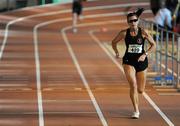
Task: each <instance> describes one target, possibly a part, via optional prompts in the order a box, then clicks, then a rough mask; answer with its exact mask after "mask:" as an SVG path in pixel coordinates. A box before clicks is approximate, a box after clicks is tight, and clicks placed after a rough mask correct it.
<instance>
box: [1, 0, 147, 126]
mask: <svg viewBox="0 0 180 126" xmlns="http://www.w3.org/2000/svg"><path fill="white" fill-rule="evenodd" d="M125 5H126V6H137V5H142V6H143V5H148V3H147V2H146V3H134V4H133V3H132V4H117V5H106V6H98V7H89V8H85V9H84V10H95V9H104V8H116V7H124V6H125ZM69 12H71V10H63V11H62V10H61V11H55V12H50V13H44V14H35V15H30V16H25V17H21V18H18V19H15V20H12V21H10V22H8V24H7V25H6V28H5V35H4V39H3V43H2V46H1V49H0V60H1V59H2V56H3V52H4V48H5V45H6V43H7V38H8V32H9V27H10V26H11V25H13V24H15V23H17V22H20V21H23V20H27V19H30V18H35V17H42V16H50V15H56V14H63V13H69ZM91 18H92V17H91ZM70 19H71V18H70ZM70 19H68V20H70ZM37 26H38V25H36V26H35V28H34V30H33V31H34V34H35V35H34V49H35V50H34V51H35V63H36V82H37V97H38V111H39V126H44V117H43V116H44V114H43V105H42V92H41V74H40V58H39V50H38V38H37V30H38V27H37Z"/></svg>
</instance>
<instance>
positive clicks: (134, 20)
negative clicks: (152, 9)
mask: <svg viewBox="0 0 180 126" xmlns="http://www.w3.org/2000/svg"><path fill="white" fill-rule="evenodd" d="M136 21H138V19H133V20H129V23H133V22H136Z"/></svg>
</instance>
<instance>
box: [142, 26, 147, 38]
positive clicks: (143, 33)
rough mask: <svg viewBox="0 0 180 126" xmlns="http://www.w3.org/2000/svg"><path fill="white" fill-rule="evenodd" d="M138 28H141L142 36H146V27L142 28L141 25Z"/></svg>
mask: <svg viewBox="0 0 180 126" xmlns="http://www.w3.org/2000/svg"><path fill="white" fill-rule="evenodd" d="M140 29H141V32H142V35H143V36H144V37H148V31H147V30H146V29H144V28H142V27H140Z"/></svg>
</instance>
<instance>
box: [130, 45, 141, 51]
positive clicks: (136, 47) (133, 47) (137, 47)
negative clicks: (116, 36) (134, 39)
mask: <svg viewBox="0 0 180 126" xmlns="http://www.w3.org/2000/svg"><path fill="white" fill-rule="evenodd" d="M128 53H142V45H138V44H131V45H129V48H128Z"/></svg>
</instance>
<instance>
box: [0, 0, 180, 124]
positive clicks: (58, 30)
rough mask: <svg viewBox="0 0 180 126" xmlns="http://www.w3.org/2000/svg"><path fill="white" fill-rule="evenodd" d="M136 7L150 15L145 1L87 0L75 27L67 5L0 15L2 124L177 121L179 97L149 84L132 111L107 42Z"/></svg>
mask: <svg viewBox="0 0 180 126" xmlns="http://www.w3.org/2000/svg"><path fill="white" fill-rule="evenodd" d="M140 6H141V7H144V8H146V11H145V13H144V14H143V16H142V17H143V18H152V14H151V11H150V10H149V3H148V2H147V1H146V0H134V1H133V2H132V1H130V0H121V1H120V0H111V1H106V2H104V1H102V2H100V1H99V2H87V3H85V4H84V7H85V8H84V19H83V20H81V21H80V22H79V25H78V32H77V33H76V34H74V33H72V26H71V25H72V18H71V16H72V15H71V5H70V4H67V5H50V6H42V7H32V8H26V9H22V10H17V11H13V12H8V13H4V14H1V16H0V19H1V36H0V42H1V50H0V51H1V52H0V60H1V61H0V126H131V125H133V126H168V125H169V126H174V125H176V126H178V125H180V107H179V106H180V100H179V98H180V96H179V95H176V96H169V95H164V96H160V95H158V93H157V91H156V90H155V89H154V87H152V86H151V85H150V84H147V87H146V93H145V94H144V95H143V96H140V111H141V116H140V119H138V120H133V119H131V118H130V116H131V114H132V111H133V109H132V104H131V101H130V98H129V87H128V83H127V81H126V79H125V76H124V74H123V70H122V66H121V59H115V58H114V56H113V55H112V52H111V51H109V49H108V48H107V46H105V45H109V44H110V42H111V40H112V39H113V37H114V36H115V35H116V34H117V33H118V31H119V30H121V29H123V28H126V27H127V24H126V16H125V15H126V14H127V11H128V10H129V9H130V10H131V9H134V8H138V7H140ZM121 55H122V54H121Z"/></svg>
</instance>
